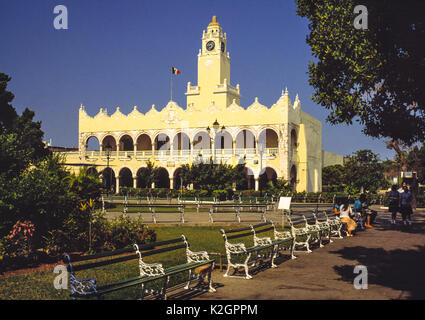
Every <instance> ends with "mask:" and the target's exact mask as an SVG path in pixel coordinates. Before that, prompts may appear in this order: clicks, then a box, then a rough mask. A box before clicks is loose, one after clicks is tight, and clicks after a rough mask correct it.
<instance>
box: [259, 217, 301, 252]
mask: <svg viewBox="0 0 425 320" xmlns="http://www.w3.org/2000/svg"><path fill="white" fill-rule="evenodd" d="M251 231H252V233H253V234H254V245H257V244H260V243H261V241H264V240H261V239H265V238H264V237H263V238H259V237H258V236H257V234H260V233H264V232H271V231H273V233H272V235H273V238H272V237H269V238H268V239H270V241H271V242H272V244H273V245H275V246H276V254H279V252H280V251H281V249H282V247H281V245H283V244H285V245H286V244H288V243H289V248H283V249H284V250H286V249H290V252H291V259H294V258H295V256H294V251H293V250H294V237H293V235H292V233H291V231H277V230H276V227H275V225H274V223H273V221H266V222H264V223H259V224H256V225H253V226H251Z"/></svg>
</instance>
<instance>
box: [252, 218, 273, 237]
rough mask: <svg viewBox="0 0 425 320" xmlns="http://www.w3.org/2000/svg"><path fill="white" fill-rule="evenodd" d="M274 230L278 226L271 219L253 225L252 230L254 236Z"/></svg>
mask: <svg viewBox="0 0 425 320" xmlns="http://www.w3.org/2000/svg"><path fill="white" fill-rule="evenodd" d="M272 230H273V234H274V231H275V230H276V228H275V226H274V224H273V222H271V221H266V222H263V223H259V224H256V225H252V226H251V231H252V233H253V234H254V236H256V235H257V234H261V233H264V232H268V231H272Z"/></svg>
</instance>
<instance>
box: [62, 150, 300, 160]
mask: <svg viewBox="0 0 425 320" xmlns="http://www.w3.org/2000/svg"><path fill="white" fill-rule="evenodd" d="M233 153H235V154H236V155H237V156H241V155H242V156H243V155H247V156H249V158H251V157H252V156H255V155H259V151H258V149H257V148H236V149H229V148H226V149H221V148H216V149H215V150H211V149H194V150H190V149H182V150H173V151H172V152H171V150H155V151H152V150H138V151H136V153H134V151H118V152H117V151H112V152H110V153H109V159H110V160H113V159H114V158H116V157H117V155H118V158H119V159H131V158H133V157H134V155H136V158H138V159H148V158H150V157H152V155H154V158H171V157H174V158H179V160H180V161H182V160H183V159H187V158H188V157H190V156H191V155H193V157H194V158H196V157H199V156H202V157H203V158H209V157H211V156H216V157H227V156H232V155H233ZM66 154H67V155H70V156H77V155H79V152H75V151H72V152H66ZM278 154H279V148H266V149H265V152H264V153H263V156H269V155H275V156H276V155H278ZM85 155H86V157H87V158H92V159H96V158H102V160H105V161H106V158H107V153H106V151H86V152H85ZM296 156H297V154H296V152H294V151H293V152H292V158H296Z"/></svg>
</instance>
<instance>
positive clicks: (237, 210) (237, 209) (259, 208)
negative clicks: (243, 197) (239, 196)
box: [209, 203, 266, 223]
mask: <svg viewBox="0 0 425 320" xmlns="http://www.w3.org/2000/svg"><path fill="white" fill-rule="evenodd" d="M219 212H220V213H226V212H227V213H233V214H234V215H235V219H236V221H237V222H238V223H240V222H241V217H240V214H241V213H250V214H252V213H259V214H260V215H261V220H262V221H266V205H262V204H238V203H227V204H225V203H220V204H213V205H212V206H211V207H210V211H209V216H210V221H211V222H212V223H213V222H214V218H213V216H214V214H215V213H219Z"/></svg>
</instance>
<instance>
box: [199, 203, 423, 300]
mask: <svg viewBox="0 0 425 320" xmlns="http://www.w3.org/2000/svg"><path fill="white" fill-rule="evenodd" d="M389 219H390V216H389V214H388V213H387V212H383V211H381V212H380V213H379V215H378V218H377V221H376V229H374V230H367V231H363V232H359V233H358V234H357V235H356V236H354V237H352V238H344V239H335V240H334V242H333V243H331V244H326V245H325V247H324V248H316V249H314V250H313V252H312V253H310V254H305V253H299V254H298V258H297V259H294V260H288V259H287V257H286V256H285V257H282V258H281V260H280V261H278V264H279V265H278V267H277V268H275V269H266V270H262V271H260V272H259V273H258V274H255V275H254V277H253V279H251V280H245V279H236V278H224V277H223V274H224V272H220V271H215V272H214V273H213V280H214V282H215V283H216V286H217V292H216V293H206V294H202V295H199V296H196V297H194V299H218V300H220V299H232V300H245V299H253V300H269V299H270V300H271V299H353V300H358V299H425V276H424V271H425V213H424V212H417V213H415V215H414V216H413V220H414V225H413V226H412V227H410V228H409V229H407V228H403V227H401V226H400V225H398V226H391V225H390V224H389ZM356 265H364V266H366V267H367V270H368V289H367V290H357V289H355V288H354V285H353V280H354V278H355V277H356V276H358V274H355V273H354V272H353V271H354V267H355V266H356Z"/></svg>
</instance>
